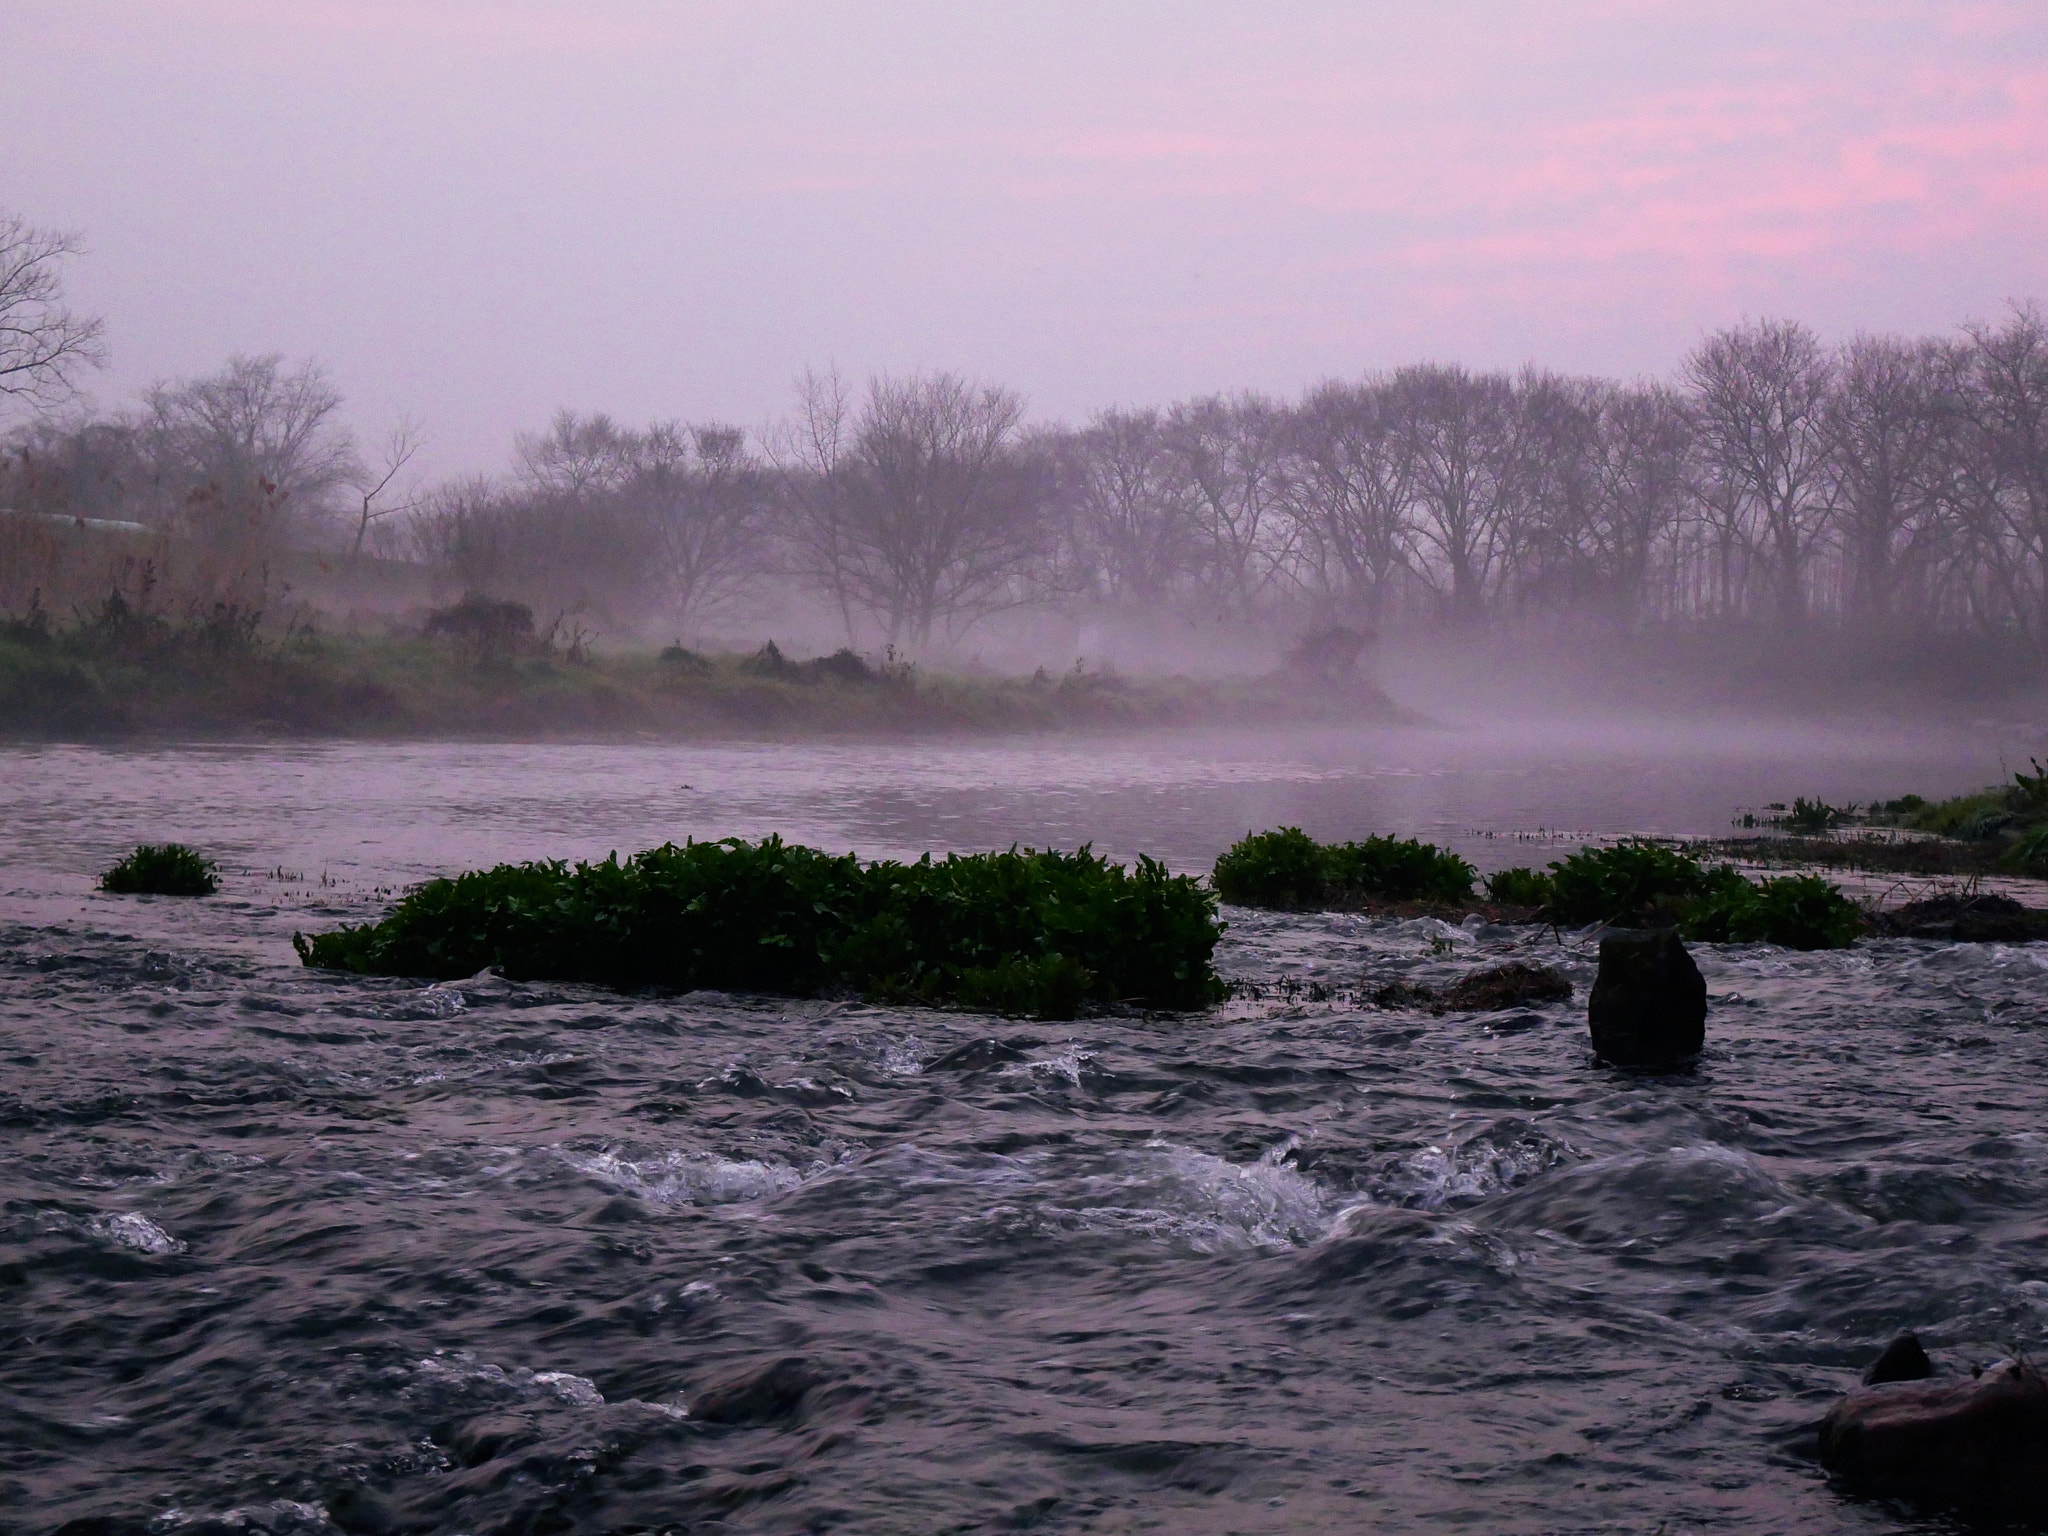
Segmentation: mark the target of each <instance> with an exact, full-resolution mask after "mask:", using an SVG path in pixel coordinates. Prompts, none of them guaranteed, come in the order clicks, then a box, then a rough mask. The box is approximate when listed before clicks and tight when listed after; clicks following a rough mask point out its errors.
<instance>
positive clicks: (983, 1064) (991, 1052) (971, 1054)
mask: <svg viewBox="0 0 2048 1536" xmlns="http://www.w3.org/2000/svg"><path fill="white" fill-rule="evenodd" d="M1023 1059H1024V1053H1023V1052H1022V1051H1020V1050H1019V1049H1017V1047H1016V1046H1014V1045H1005V1044H1004V1043H1003V1042H1002V1041H1000V1040H970V1041H968V1042H967V1043H966V1044H965V1045H956V1046H954V1047H953V1049H952V1050H950V1051H948V1052H946V1054H945V1055H943V1056H934V1057H933V1058H932V1059H931V1060H930V1061H928V1062H926V1063H925V1064H924V1070H925V1071H927V1072H982V1071H986V1070H987V1069H988V1068H990V1067H994V1066H1000V1065H1002V1064H1003V1063H1004V1062H1009V1061H1022V1060H1023Z"/></svg>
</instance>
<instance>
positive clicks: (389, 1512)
mask: <svg viewBox="0 0 2048 1536" xmlns="http://www.w3.org/2000/svg"><path fill="white" fill-rule="evenodd" d="M327 1518H328V1519H330V1520H332V1521H333V1522H334V1523H335V1524H336V1525H338V1526H340V1527H341V1528H342V1529H343V1530H344V1531H346V1532H348V1536H396V1533H398V1532H400V1531H403V1530H406V1529H408V1526H407V1525H406V1522H405V1521H404V1520H403V1519H402V1518H400V1516H399V1513H398V1510H397V1509H396V1508H395V1507H394V1506H393V1505H392V1503H391V1501H390V1500H389V1499H387V1498H385V1497H384V1496H383V1495H382V1494H379V1493H376V1492H373V1491H372V1490H371V1489H368V1488H344V1489H342V1491H341V1492H340V1493H337V1494H336V1495H335V1496H334V1497H333V1498H331V1499H329V1500H328V1501H327Z"/></svg>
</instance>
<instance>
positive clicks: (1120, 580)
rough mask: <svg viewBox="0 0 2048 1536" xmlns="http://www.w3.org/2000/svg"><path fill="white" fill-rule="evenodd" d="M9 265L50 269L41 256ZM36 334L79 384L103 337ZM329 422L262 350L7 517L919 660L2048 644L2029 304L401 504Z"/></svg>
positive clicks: (39, 418) (533, 482)
mask: <svg viewBox="0 0 2048 1536" xmlns="http://www.w3.org/2000/svg"><path fill="white" fill-rule="evenodd" d="M0 232H4V229H0ZM18 234H19V231H17V235H18ZM39 249H40V250H41V254H42V256H43V258H44V263H45V269H46V268H47V263H48V261H49V260H50V259H53V257H54V255H60V254H62V251H61V250H55V251H53V249H52V248H51V247H49V246H48V243H47V237H45V245H44V246H43V247H41V248H39ZM38 301H39V302H40V303H42V304H43V305H44V307H45V310H46V311H48V310H49V309H50V306H51V302H52V293H51V291H50V290H49V288H48V286H47V284H45V287H44V289H43V290H42V291H41V292H40V293H39V295H38ZM5 303H6V298H5V295H4V294H0V311H4V309H5ZM57 313H59V314H61V311H58V312H57ZM62 319H63V321H64V323H65V325H67V326H68V327H69V330H68V331H65V332H64V333H63V337H68V345H69V347H70V352H69V353H68V354H67V355H66V358H67V360H68V361H72V362H75V361H76V360H77V357H78V356H79V355H82V353H83V352H84V351H89V350H90V348H91V347H92V346H93V345H95V344H96V343H97V332H96V330H92V329H90V327H89V326H88V325H87V323H85V322H78V321H76V320H75V319H73V318H72V317H69V316H68V315H63V316H62ZM63 337H60V339H63ZM24 375H26V376H28V377H30V378H33V377H35V373H34V370H33V369H22V370H18V371H17V373H16V374H14V375H9V376H8V377H9V378H12V379H15V380H16V381H17V383H19V382H21V381H22V378H23V376H24ZM341 405H342V401H341V398H340V395H339V393H338V392H337V391H336V390H335V388H334V387H333V385H332V383H331V381H330V380H329V379H328V378H327V376H326V375H325V373H324V372H323V371H322V370H321V369H320V368H319V367H318V366H317V365H314V364H304V365H301V366H298V367H295V368H294V367H288V366H286V365H285V364H284V363H283V361H282V360H281V359H279V358H276V357H263V358H237V359H232V360H231V361H230V362H229V363H228V365H227V366H226V367H225V368H224V369H222V370H221V371H220V372H219V373H217V374H214V375H211V376H208V377H204V378H200V379H194V380H187V381H183V382H174V383H167V384H164V385H160V386H158V387H156V388H155V389H152V390H150V391H149V392H147V394H146V395H145V396H144V397H143V398H142V400H141V401H140V402H139V403H138V404H137V405H136V406H135V407H134V408H133V409H131V410H128V411H125V412H117V413H111V414H98V415H91V416H86V417H78V416H71V417H63V416H60V415H57V414H54V413H52V412H50V411H48V410H45V411H43V412H42V413H41V414H38V415H36V416H35V417H33V418H32V419H31V420H29V421H28V422H27V423H26V424H24V425H22V426H21V427H19V428H17V429H16V430H15V431H14V433H13V434H12V435H11V437H10V438H9V439H8V440H7V443H6V449H7V452H6V457H5V463H4V469H0V506H10V507H13V508H16V509H18V510H22V511H29V512H44V513H55V514H59V515H64V516H84V517H91V518H103V519H111V520H123V521H132V522H138V523H142V524H145V525H147V526H149V527H150V528H153V529H157V530H160V531H162V532H164V533H165V534H167V535H170V536H173V537H175V538H177V539H178V540H180V541H182V543H183V544H184V545H186V546H188V547H191V548H194V549H198V550H203V551H214V552H216V554H217V556H218V560H217V563H218V564H221V566H222V568H223V569H225V568H226V567H227V566H229V565H232V564H233V563H234V560H236V559H239V560H241V561H242V562H243V564H244V565H245V566H246V565H247V564H248V563H249V562H250V561H252V560H258V559H260V558H261V557H262V556H263V555H264V552H266V551H270V550H275V549H278V548H283V547H287V546H299V547H304V546H306V545H316V546H325V547H329V548H334V549H337V550H348V551H353V552H355V553H364V552H369V553H373V554H376V555H379V556H381V557H384V558H397V559H404V560H408V561H412V562H415V563H419V564H424V565H426V566H428V567H431V568H432V569H433V570H434V571H436V572H437V573H439V574H441V575H442V576H443V577H444V578H445V580H446V581H447V582H448V583H449V584H451V585H454V586H458V587H461V588H463V589H465V590H473V591H477V592H480V593H486V594H489V595H493V596H498V597H508V598H517V599H520V600H523V601H527V602H529V603H531V604H532V605H533V606H535V607H536V608H546V609H550V610H552V611H556V612H561V613H570V614H577V615H587V616H589V617H591V618H592V619H593V620H594V621H595V622H598V623H599V624H602V625H608V626H610V627H613V628H616V629H620V630H625V629H631V628H635V627H650V626H659V627H663V628H673V629H676V630H678V631H681V632H701V631H702V630H703V629H705V628H706V627H708V626H711V625H714V624H715V623H716V622H717V620H718V617H719V615H720V613H721V612H722V611H725V610H727V609H728V608H729V605H730V604H732V603H733V602H734V601H735V600H736V599H740V598H743V597H745V596H746V595H747V594H748V593H749V592H752V591H759V590H763V589H771V588H773V589H780V590H784V591H787V590H789V589H790V588H791V587H796V588H800V589H802V590H804V591H806V592H808V593H809V594H811V595H812V596H813V597H814V598H815V599H817V600H819V601H822V602H823V603H824V604H826V605H827V606H828V607H829V608H830V610H831V611H832V613H833V614H834V615H836V617H837V618H838V620H839V621H840V622H841V623H842V624H843V626H844V627H845V629H846V632H847V634H848V635H849V637H850V638H853V639H855V640H856V641H860V640H864V639H869V638H874V639H881V640H886V641H889V642H891V643H894V644H897V645H900V646H905V647H911V648H915V647H920V646H924V645H926V644H928V643H930V642H932V641H934V640H936V639H946V638H952V637H957V636H958V635H959V634H960V633H961V632H962V631H964V630H965V629H966V628H968V627H970V626H972V625H973V624H974V623H975V622H977V621H979V620H981V619H984V618H986V617H988V616H989V615H991V614H994V613H997V612H999V611H1002V610H1005V609H1014V608H1025V607H1042V608H1056V609H1061V610H1066V611H1078V610H1083V609H1086V610H1093V611H1103V612H1113V613H1126V614H1132V615H1147V616H1156V615H1170V616H1177V617H1181V618H1185V619H1190V620H1203V621H1206V620H1214V619H1222V620H1227V621H1238V622H1244V623H1251V624H1257V623H1266V622H1275V621H1281V622H1287V623H1292V624H1297V625H1306V624H1321V625H1328V624H1345V625H1353V626H1362V627H1385V626H1389V625H1394V626H1401V625H1458V626H1473V625H1482V624H1486V623H1490V622H1500V621H1511V620H1517V619H1522V618H1528V617H1532V616H1547V615H1571V616H1582V617H1588V618H1593V619H1598V620H1601V621H1603V622H1606V623H1610V624H1613V625H1618V626H1624V627H1633V626H1643V625H1650V624H1668V623H1757V624H1762V625H1767V626H1769V627H1771V628H1773V629H1778V630H1784V631H1787V632H1795V631H1797V630H1799V629H1801V628H1802V627H1804V626H1808V625H1811V624H1815V623H1822V622H1825V623H1830V624H1836V625H1841V626H1847V627H1849V628H1852V629H1854V630H1857V631H1864V632H1869V633H1872V634H1877V633H1891V634H1901V633H1902V634H1933V633H1943V632H1976V633H1981V634H1987V635H1996V636H2005V637H2012V638H2018V639H2021V640H2024V641H2026V642H2028V643H2030V644H2033V645H2048V325H2044V322H2043V319H2042V316H2041V313H2040V311H2039V310H2038V309H2037V308H2035V307H2034V306H2032V305H2020V306H2015V307H2014V308H2013V309H2012V311H2011V312H2010V313H2009V314H2008V315H2007V316H2006V317H2005V318H2004V319H2003V320H2002V321H2000V322H1998V323H1995V324H1972V325H1966V326H1964V327H1962V328H1961V329H1960V330H1959V331H1957V332H1956V333H1954V334H1952V335H1947V336H1940V337H1923V338H1912V337H1899V336H1884V335H1863V336H1858V337H1855V338H1853V339H1851V340H1849V341H1847V342H1845V343H1843V344H1841V345H1839V346H1833V347H1830V346H1827V345H1824V344H1823V343H1822V342H1821V340H1820V339H1819V338H1818V337H1817V336H1816V335H1815V334H1814V333H1813V332H1812V331H1811V330H1809V329H1808V328H1806V327H1805V326H1803V325H1800V324H1798V323H1795V322H1789V321H1759V322H1753V323H1748V324H1744V325H1740V326H1735V327H1731V328H1729V329H1725V330H1722V331H1720V332H1717V333H1715V334H1713V335H1711V336H1709V337H1707V338H1706V339H1705V340H1704V341H1703V342H1702V343H1701V344H1700V345H1699V346H1698V347H1697V348H1696V349H1695V350H1694V351H1693V353H1692V354H1691V355H1690V356H1689V357H1688V358H1686V360H1685V361H1684V364H1683V366H1682V367H1681V369H1680V370H1679V372H1678V374H1677V376H1676V377H1675V378H1673V379H1671V380H1669V381H1658V382H1637V383H1621V382H1617V381H1614V380H1609V379H1600V378H1588V377H1580V376H1572V375H1566V374H1561V373H1556V372H1551V371H1548V370H1543V369H1539V368H1535V367H1529V368H1525V369H1523V370H1521V371H1520V372H1517V373H1507V372H1485V371H1475V370H1471V369H1467V368H1463V367H1458V366H1455V365H1447V364H1438V363H1425V364H1417V365H1413V366H1409V367H1404V368H1399V369H1395V370H1392V371H1389V372H1383V373H1374V374H1368V375H1366V376H1365V377H1363V378H1359V379H1356V380H1339V381H1331V382H1328V383H1324V384H1322V385H1319V386H1317V387H1316V388H1314V389H1311V390H1309V391H1307V392H1306V393H1305V394H1303V395H1302V396H1300V397H1299V398H1296V399H1292V400H1286V399H1277V398H1274V397H1271V396H1268V395H1264V394H1259V393H1253V392H1244V393H1239V394H1234V395H1212V396H1206V397H1203V398H1199V399H1193V400H1187V401H1182V402H1179V403H1177V404H1173V405H1170V406H1167V407H1164V408H1157V409H1154V408H1143V409H1114V410H1105V411H1102V412H1100V413H1098V414H1097V415H1096V416H1095V417H1094V418H1093V419H1091V420H1090V421H1088V422H1087V423H1086V424H1084V425H1081V426H1078V427H1070V426H1059V425H1035V424H1033V423H1031V422H1030V421H1029V420H1028V419H1027V416H1026V412H1025V407H1024V402H1023V401H1022V399H1021V398H1020V397H1019V396H1018V395H1017V394H1016V393H1015V392H1014V391H1011V390H1008V389H1005V388H1001V387H997V386H992V385H986V384H981V383H976V382H972V381H970V380H967V379H965V378H962V377H960V376H958V375H955V374H950V373H927V374H915V375H908V376H902V377H877V378H873V379H870V380H868V381H866V382H865V384H864V385H861V386H855V385H853V384H850V383H849V382H848V381H846V380H844V379H842V378H840V377H839V376H837V375H836V374H823V375H820V374H810V375H807V376H805V377H804V378H803V379H802V380H801V381H799V384H798V387H797V390H796V400H795V404H794V408H793V409H792V410H791V411H790V413H789V414H788V415H787V416H786V417H785V418H784V419H782V420H781V421H779V422H777V423H775V424H774V425H772V426H771V427H769V428H767V429H765V430H762V431H759V432H755V433H749V432H747V431H745V430H743V429H741V428H739V427H735V426H731V425H728V424H723V423H716V422H699V423H686V422H679V421H657V422H654V423H651V424H649V425H647V426H645V427H628V426H624V425H621V424H620V423H618V422H616V421H614V420H613V419H612V418H610V417H608V416H605V415H602V414H579V413H576V412H570V411H563V412H561V413H559V414H558V415H557V416H556V418H555V419H554V421H553V422H552V423H551V424H549V426H548V427H546V428H545V429H544V430H542V431H539V432H536V433H532V434H525V435H521V436H520V437H519V438H518V439H517V443H516V451H515V454H514V459H513V462H512V464H511V465H510V466H509V467H508V468H507V469H506V470H505V471H504V472H503V473H500V474H497V475H490V476H473V477H468V478H463V479H458V480H454V481H450V482H447V483H444V484H440V485H436V486H431V487H419V486H409V485H408V484H406V482H405V481H404V479H403V475H404V472H405V471H406V469H407V466H408V465H409V464H410V463H411V462H412V459H413V456H414V454H415V453H416V452H417V450H418V447H419V444H420V441H421V439H420V435H419V433H418V431H417V430H416V429H415V428H413V427H411V426H410V425H409V424H405V423H401V424H400V425H399V427H398V428H396V429H394V431H393V432H392V433H391V435H390V436H389V438H388V439H387V440H385V441H384V442H382V443H380V444H378V445H376V447H375V449H374V451H365V450H364V449H363V448H362V447H361V446H360V445H359V444H358V443H357V442H356V441H355V439H354V438H353V437H352V436H351V434H350V433H349V432H348V431H347V430H346V428H345V426H344V425H343V423H342V419H341V415H340V410H341Z"/></svg>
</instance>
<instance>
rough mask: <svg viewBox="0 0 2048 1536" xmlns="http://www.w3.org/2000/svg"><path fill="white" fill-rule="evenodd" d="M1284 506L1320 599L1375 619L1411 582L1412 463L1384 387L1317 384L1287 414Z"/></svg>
mask: <svg viewBox="0 0 2048 1536" xmlns="http://www.w3.org/2000/svg"><path fill="white" fill-rule="evenodd" d="M1288 447H1289V451H1290V455H1291V458H1292V460H1293V470H1292V473H1290V474H1289V475H1288V476H1287V480H1286V483H1287V486H1288V504H1289V510H1290V512H1291V514H1292V516H1293V519H1294V522H1295V523H1296V525H1297V526H1298V527H1299V528H1300V529H1301V530H1302V535H1303V536H1302V539H1301V544H1302V546H1303V551H1304V555H1305V557H1306V559H1307V561H1308V563H1309V565H1310V567H1311V568H1312V571H1313V579H1314V582H1315V585H1316V586H1317V588H1318V590H1319V591H1320V593H1321V594H1322V596H1323V598H1324V599H1325V601H1327V602H1329V603H1330V604H1331V605H1332V606H1333V607H1334V608H1336V609H1337V610H1338V611H1340V612H1344V613H1355V614H1357V615H1358V616H1360V617H1363V618H1365V619H1368V620H1370V621H1373V622H1375V623H1376V622H1378V621H1379V620H1380V618H1381V616H1382V613H1383V610H1384V609H1385V607H1386V604H1387V601H1388V597H1389V595H1390V594H1391V593H1392V592H1393V591H1394V590H1395V588H1396V587H1397V585H1398V584H1399V583H1400V581H1401V580H1402V579H1403V578H1405V577H1408V576H1411V575H1412V574H1413V573H1412V570H1411V567H1410V563H1409V562H1410V547H1409V541H1410V539H1411V537H1412V530H1411V528H1410V526H1409V516H1410V512H1411V509H1412V506H1413V503H1414V499H1415V461H1414V457H1413V455H1412V453H1411V452H1410V448H1409V443H1408V440H1407V438H1406V437H1405V436H1404V435H1403V434H1402V433H1401V431H1400V429H1399V423H1398V421H1397V420H1396V419H1395V415H1394V411H1393V409H1392V401H1391V399H1390V398H1389V392H1388V390H1387V386H1386V382H1385V380H1383V379H1382V380H1368V381H1366V382H1365V383H1363V384H1338V383H1329V384H1324V385H1323V386H1322V387H1320V388H1319V389H1316V390H1315V391H1313V392H1312V393H1311V394H1310V395H1309V396H1308V397H1307V398H1306V399H1305V400H1303V401H1302V402H1301V404H1300V405H1298V406H1296V407H1295V408H1294V410H1293V411H1292V412H1291V413H1290V418H1289V423H1288Z"/></svg>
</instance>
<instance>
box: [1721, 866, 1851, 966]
mask: <svg viewBox="0 0 2048 1536" xmlns="http://www.w3.org/2000/svg"><path fill="white" fill-rule="evenodd" d="M1868 926H1869V923H1868V921H1867V920H1866V918H1865V917H1864V914H1863V911H1862V909H1861V908H1860V907H1858V906H1857V905H1856V904H1855V903H1854V902H1853V901H1851V900H1849V898H1848V897H1846V896H1844V895H1843V894H1842V892H1841V890H1840V888H1839V887H1837V886H1834V885H1830V884H1829V883H1828V882H1827V881H1826V880H1823V879H1822V878H1821V877H1820V876H1818V875H1785V876H1781V877H1779V878H1776V879H1767V880H1761V881H1758V882H1757V883H1756V884H1754V885H1752V884H1751V883H1750V882H1749V881H1747V880H1737V881H1735V882H1732V883H1729V884H1725V885H1723V886H1721V887H1719V888H1718V889H1716V890H1714V891H1712V892H1711V893H1709V894H1708V895H1707V896H1705V897H1704V898H1702V899H1701V900H1700V901H1699V902H1697V903H1696V904H1695V905H1694V906H1693V908H1692V910H1691V911H1690V912H1688V913H1687V914H1686V917H1685V921H1684V923H1683V924H1682V925H1681V927H1682V931H1683V932H1684V934H1685V936H1686V937H1687V938H1689V939H1699V940H1704V941H1706V942H1709V943H1731V942H1732V943H1737V944H1759V943H1761V944H1782V945H1783V946H1784V947H1785V948H1787V949H1847V948H1848V947H1849V946H1850V945H1852V944H1854V943H1855V942H1856V939H1857V937H1858V935H1860V934H1861V933H1862V932H1863V931H1864V930H1865V929H1866V928H1867V927H1868Z"/></svg>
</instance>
